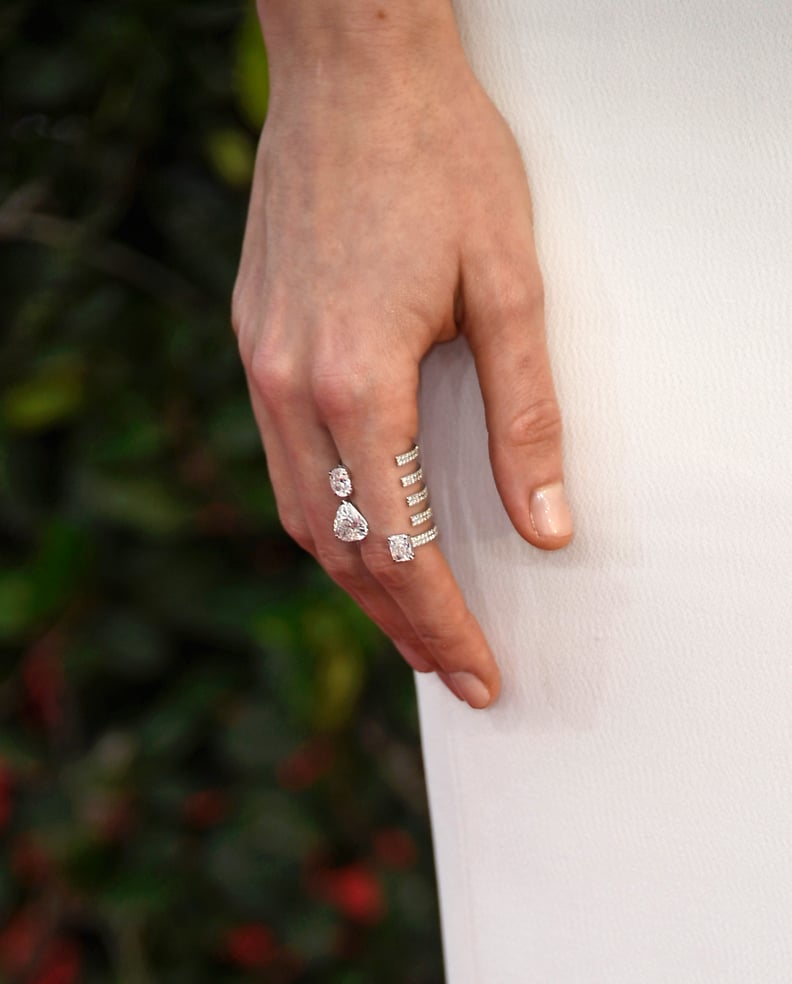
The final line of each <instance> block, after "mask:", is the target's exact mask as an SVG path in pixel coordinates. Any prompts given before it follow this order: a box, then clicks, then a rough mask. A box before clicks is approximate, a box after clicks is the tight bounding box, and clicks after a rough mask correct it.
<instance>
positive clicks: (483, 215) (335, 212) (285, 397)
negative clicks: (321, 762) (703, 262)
mask: <svg viewBox="0 0 792 984" xmlns="http://www.w3.org/2000/svg"><path fill="white" fill-rule="evenodd" d="M259 15H260V20H261V23H262V28H263V31H264V36H265V38H266V41H267V46H268V54H269V59H270V74H271V80H272V88H271V95H270V106H269V111H268V116H267V122H266V125H265V127H264V130H263V133H262V136H261V141H260V144H259V149H258V155H257V160H256V168H255V176H254V180H253V186H252V191H251V198H250V208H249V215H248V221H247V227H246V232H245V238H244V244H243V249H242V257H241V262H240V267H239V273H238V277H237V282H236V286H235V289H234V296H233V304H232V320H233V324H234V330H235V332H236V335H237V338H238V343H239V350H240V354H241V358H242V361H243V364H244V367H245V371H246V375H247V380H248V385H249V390H250V397H251V402H252V406H253V411H254V413H255V416H256V421H257V423H258V427H259V430H260V432H261V437H262V441H263V445H264V449H265V453H266V456H267V462H268V467H269V472H270V477H271V480H272V484H273V488H274V491H275V495H276V499H277V503H278V509H279V514H280V518H281V521H282V523H283V526H284V527H285V529H286V530H287V532H288V533H289V534H290V535H291V536H292V537H293V538H294V539H295V540H296V541H297V542H298V543H299V544H300V545H301V546H302V547H303V548H304V549H305V550H307V551H309V552H310V553H311V554H313V556H314V557H316V559H317V561H318V562H319V563H320V564H321V565H322V566H323V567H324V568H325V570H326V571H327V572H328V573H329V574H330V576H331V577H332V578H333V579H334V580H335V581H336V582H337V583H338V584H340V585H341V587H342V588H344V589H345V590H346V591H347V592H348V593H349V594H350V595H351V596H352V597H353V598H354V599H355V600H356V601H357V603H358V604H359V605H360V606H361V607H362V608H363V609H364V611H366V612H367V614H368V615H369V616H370V617H371V618H372V619H373V620H374V621H375V622H376V623H377V624H378V625H379V626H380V627H381V628H382V629H383V630H384V631H385V632H386V633H387V635H388V636H389V637H390V638H391V639H392V640H393V642H394V644H395V646H396V647H397V649H398V650H399V652H400V653H401V654H402V655H403V656H404V658H405V659H406V661H407V662H408V663H409V664H410V666H412V667H413V668H414V669H416V670H418V671H419V672H432V671H433V672H437V673H438V675H439V676H440V677H441V678H442V679H443V680H444V681H445V683H446V684H447V685H448V687H449V688H450V689H451V690H452V691H453V692H454V693H455V694H456V695H457V696H458V697H459V698H460V699H462V698H463V697H464V698H465V699H467V700H468V703H469V704H470V705H471V706H475V707H483V706H487V705H488V704H490V703H492V702H493V701H495V700H496V699H497V696H498V693H499V691H500V676H499V672H498V667H497V664H496V661H495V658H494V656H493V654H492V652H491V650H490V647H489V645H488V643H487V641H486V639H485V637H484V634H483V633H482V631H481V628H480V627H479V625H478V623H477V622H476V620H475V618H474V617H473V615H472V614H471V612H470V611H469V610H468V608H467V606H466V604H465V601H464V598H463V597H462V594H461V592H460V590H459V587H458V586H457V584H456V581H455V580H454V577H453V575H452V573H451V571H450V569H449V567H448V564H447V563H446V561H445V559H444V557H443V555H442V552H441V549H440V547H439V545H438V544H437V543H431V544H428V545H425V546H422V547H420V548H418V549H417V550H416V557H415V560H414V561H412V562H409V563H401V564H397V563H394V561H393V560H392V559H391V557H390V553H389V550H388V544H387V537H388V535H389V534H390V533H394V532H400V531H406V530H409V529H410V524H409V519H408V517H409V514H410V512H411V511H413V510H410V509H409V508H408V506H407V504H406V502H405V500H404V491H403V490H402V489H401V487H400V484H399V483H398V481H397V478H398V475H399V471H398V470H396V467H395V464H394V462H393V455H394V454H396V453H398V452H400V451H403V450H406V449H407V448H409V447H410V446H411V444H412V443H413V439H414V437H415V436H416V435H417V434H418V433H419V421H418V410H417V389H418V377H419V366H420V363H421V360H422V359H423V358H424V356H425V355H426V354H427V352H428V351H429V350H430V349H431V348H432V346H433V345H435V344H436V343H438V342H442V341H447V340H450V339H452V338H455V337H456V336H457V335H458V334H460V333H461V334H463V335H464V336H465V337H466V339H467V341H468V343H469V345H470V347H471V350H472V352H473V354H474V358H475V362H476V369H477V372H478V375H479V380H480V384H481V389H482V394H483V397H484V402H485V408H486V419H487V428H488V432H489V450H490V458H491V462H492V468H493V474H494V476H495V480H496V483H497V487H498V491H499V493H500V495H501V498H502V500H503V502H504V505H505V507H506V510H507V512H508V514H509V516H510V518H511V520H512V522H513V524H514V527H515V529H516V530H517V532H518V533H519V534H520V535H521V536H522V537H523V538H524V539H525V540H527V541H528V542H529V543H531V544H533V546H535V547H538V548H540V549H543V550H554V549H557V548H559V547H563V546H565V545H566V544H567V543H568V542H569V540H570V539H571V537H572V532H571V527H570V528H566V529H564V531H563V532H562V534H561V535H540V533H538V532H537V530H536V528H535V526H534V523H533V522H532V518H531V512H530V508H529V507H530V503H531V493H532V491H533V490H536V489H542V488H544V487H546V486H548V485H554V484H555V483H557V482H560V481H561V480H562V478H563V475H562V449H561V416H560V412H559V408H558V404H557V401H556V397H555V393H554V389H553V381H552V375H551V371H550V365H549V361H548V356H547V349H546V345H545V333H544V313H543V292H542V278H541V274H540V270H539V266H538V262H537V257H536V250H535V246H534V239H533V228H532V215H531V198H530V193H529V188H528V182H527V179H526V175H525V170H524V167H523V163H522V159H521V156H520V153H519V149H518V147H517V144H516V142H515V140H514V137H513V135H512V134H511V132H510V130H509V128H508V126H507V125H506V123H505V121H504V120H503V118H502V117H501V115H500V113H499V112H498V111H497V109H496V108H495V107H494V106H493V104H492V102H491V101H490V99H489V98H488V96H487V95H486V94H485V92H484V91H483V89H482V88H481V86H480V84H479V83H478V81H477V80H476V78H475V76H474V75H473V73H472V71H471V69H470V66H469V65H468V62H467V60H466V58H465V55H464V52H463V50H462V47H461V45H460V41H459V37H458V34H457V31H456V25H455V23H454V20H453V15H452V13H451V9H450V6H449V5H448V3H447V2H446V0H390V2H389V3H388V4H387V5H385V4H377V3H373V2H371V0H272V2H268V3H267V2H264V0H262V4H261V6H260V10H259ZM339 461H343V462H344V464H345V465H346V466H347V467H348V468H349V471H350V473H351V475H352V480H353V484H354V493H353V496H352V501H353V502H354V504H355V505H356V506H357V507H358V508H359V509H360V511H361V512H362V513H363V515H364V516H365V517H366V518H367V520H368V523H369V527H370V532H369V535H368V537H367V538H366V539H365V540H364V541H362V542H361V543H359V544H358V543H354V544H349V543H343V542H340V541H339V540H337V539H336V538H335V537H334V535H333V532H332V526H333V518H334V516H335V511H336V508H337V506H338V502H339V500H338V499H337V498H336V497H335V496H334V495H333V494H332V492H331V490H330V487H329V484H328V478H327V476H328V471H329V469H330V468H332V467H333V466H334V465H335V464H337V463H338V462H339ZM412 467H414V466H412ZM410 470H411V468H410V467H408V468H405V469H403V470H402V472H401V473H402V474H404V473H406V472H408V471H410ZM387 476H393V481H388V480H387ZM430 491H431V490H430ZM438 522H439V524H440V525H441V528H442V517H438ZM467 674H472V677H473V679H472V678H471V677H470V676H468V675H467ZM476 681H479V684H478V686H476ZM481 684H483V686H484V688H486V689H485V690H484V689H482V687H481Z"/></svg>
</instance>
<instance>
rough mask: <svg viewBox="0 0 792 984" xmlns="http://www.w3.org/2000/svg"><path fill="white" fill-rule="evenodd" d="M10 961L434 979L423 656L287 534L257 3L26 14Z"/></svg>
mask: <svg viewBox="0 0 792 984" xmlns="http://www.w3.org/2000/svg"><path fill="white" fill-rule="evenodd" d="M0 99H1V100H2V102H1V104H0V109H1V111H2V133H1V134H0V137H1V141H0V654H1V656H0V671H1V672H0V981H2V982H4V984H6V982H7V984H77V982H79V984H100V982H101V984H155V982H156V984H159V982H167V984H203V982H207V984H208V982H212V984H242V982H248V981H251V982H252V981H272V982H276V984H278V982H292V981H300V982H303V981H304V982H314V981H316V982H319V981H321V982H326V984H371V982H377V984H388V982H399V984H430V982H432V984H435V982H439V981H440V980H441V979H442V972H441V955H440V941H439V929H438V917H437V904H436V895H435V882H434V871H433V867H432V850H431V841H430V831H429V820H428V815H427V805H426V792H425V786H424V778H423V773H422V765H421V754H420V743H419V734H418V722H417V712H416V706H415V694H414V686H413V680H412V674H411V671H410V670H409V669H408V668H407V667H406V666H405V665H404V664H403V663H402V661H401V660H400V659H399V658H398V657H397V656H396V654H395V653H394V651H393V650H392V649H391V647H390V646H389V644H388V643H387V641H386V640H385V639H384V638H383V637H382V636H381V635H380V633H379V632H378V631H377V630H375V629H374V628H373V627H372V625H371V624H370V623H368V622H367V620H366V619H365V618H364V617H363V616H362V615H361V614H360V613H359V612H358V611H357V610H356V609H355V607H354V606H353V605H352V604H351V603H349V602H348V601H347V600H346V599H345V597H344V596H343V595H342V594H341V593H340V592H339V591H338V590H337V589H335V588H334V587H333V585H332V584H331V583H330V582H329V581H328V580H327V578H326V577H325V576H324V575H323V574H322V572H321V571H320V570H319V569H318V568H317V566H316V565H315V564H314V562H313V561H312V560H311V559H310V558H309V557H307V556H306V555H304V554H302V553H301V551H300V550H299V549H298V548H297V547H296V546H295V545H293V544H292V543H291V542H290V541H289V540H288V539H287V538H286V537H285V536H284V535H283V534H282V533H281V531H280V529H279V526H278V522H277V517H276V512H275V507H274V502H273V497H272V494H271V491H270V489H269V486H268V483H267V474H266V466H265V462H264V459H263V455H262V453H261V450H260V444H259V438H258V434H257V432H256V429H255V427H254V424H253V421H252V417H251V413H250V410H249V408H248V401H247V395H246V391H245V386H244V380H243V376H242V373H241V370H240V366H239V364H238V359H237V354H236V347H235V343H234V339H233V335H232V333H231V330H230V327H229V315H228V310H229V297H230V292H231V287H232V284H233V278H234V273H235V267H236V262H237V257H238V252H239V246H240V242H241V235H242V227H243V222H244V215H245V208H246V194H247V188H248V183H249V180H250V175H251V169H252V165H253V155H254V149H255V142H256V138H257V134H258V131H259V128H260V125H261V123H262V120H263V118H264V115H265V111H266V99H267V71H266V58H265V53H264V49H263V46H262V42H261V38H260V35H259V31H258V24H257V22H256V20H255V17H254V15H253V12H252V9H251V8H250V7H249V6H247V5H246V4H245V3H244V2H241V0H181V2H175V3H162V2H161V0H113V2H112V3H97V2H95V0H61V2H59V3H45V2H36V0H3V4H2V7H0Z"/></svg>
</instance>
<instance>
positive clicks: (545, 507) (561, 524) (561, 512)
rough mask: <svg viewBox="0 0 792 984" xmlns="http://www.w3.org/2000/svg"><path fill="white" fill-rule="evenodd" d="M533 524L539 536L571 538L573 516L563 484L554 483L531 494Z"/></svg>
mask: <svg viewBox="0 0 792 984" xmlns="http://www.w3.org/2000/svg"><path fill="white" fill-rule="evenodd" d="M530 511H531V522H532V523H533V528H534V529H535V530H536V532H537V533H538V534H539V536H569V534H570V533H571V532H572V516H571V515H570V512H569V503H568V502H567V497H566V493H565V492H564V483H563V482H553V483H552V484H551V485H543V486H542V487H541V488H539V489H534V490H533V492H532V493H531V506H530Z"/></svg>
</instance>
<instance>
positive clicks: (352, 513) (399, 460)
mask: <svg viewBox="0 0 792 984" xmlns="http://www.w3.org/2000/svg"><path fill="white" fill-rule="evenodd" d="M420 454H421V451H420V448H419V447H418V445H417V444H413V446H412V447H411V448H410V449H409V450H408V451H404V452H402V453H401V454H397V455H395V456H394V460H395V461H396V465H397V466H398V467H399V468H404V467H405V466H407V465H412V464H413V462H417V464H416V466H415V468H414V470H413V471H411V472H409V473H408V474H406V475H400V476H399V483H400V485H401V487H402V489H413V490H414V489H415V486H417V485H420V486H421V487H420V488H419V489H417V490H414V491H410V492H408V494H407V495H405V497H404V498H405V500H406V502H407V505H408V506H409V507H410V508H411V509H413V508H415V507H416V506H423V508H422V509H420V510H419V511H418V512H416V513H412V514H411V515H410V525H411V526H412V527H413V528H415V527H418V526H422V525H424V523H428V522H429V521H430V520H431V519H433V518H434V513H433V511H432V507H431V506H430V505H429V490H428V489H427V487H426V485H424V484H422V483H423V480H424V473H423V467H422V466H421V464H420V460H419V459H420ZM330 488H331V489H332V490H333V492H335V494H336V495H337V496H338V497H339V498H340V499H342V500H343V501H342V502H341V504H340V505H339V507H338V509H337V511H336V514H335V519H334V520H333V533H334V534H335V536H336V537H337V538H338V539H339V540H343V541H344V542H345V543H355V542H357V541H359V540H365V538H366V537H367V536H368V532H369V526H368V522H367V520H366V517H365V516H364V515H363V513H362V512H361V511H360V510H359V509H358V508H357V507H356V506H355V505H353V503H352V502H350V501H349V497H350V496H351V495H352V494H353V488H352V479H351V477H350V474H349V469H348V468H347V467H346V466H345V465H343V464H338V465H336V466H335V468H333V469H331V471H330ZM438 536H439V531H438V529H437V526H434V525H432V526H431V527H430V528H429V529H428V530H424V531H423V532H422V533H414V534H410V533H394V534H393V535H392V536H389V537H388V549H389V550H390V555H391V557H392V558H393V560H394V561H395V562H396V563H403V562H404V561H407V560H414V559H415V551H416V549H417V548H418V547H422V546H423V545H424V544H426V543H431V542H432V541H433V540H436V539H437V537H438Z"/></svg>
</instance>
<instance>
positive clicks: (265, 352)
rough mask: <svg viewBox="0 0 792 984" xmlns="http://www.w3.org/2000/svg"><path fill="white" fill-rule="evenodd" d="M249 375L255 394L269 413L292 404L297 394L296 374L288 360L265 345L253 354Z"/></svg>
mask: <svg viewBox="0 0 792 984" xmlns="http://www.w3.org/2000/svg"><path fill="white" fill-rule="evenodd" d="M248 371H249V374H250V378H251V381H252V383H253V386H254V387H255V389H256V392H257V393H258V395H259V396H260V397H261V399H262V401H263V402H264V405H265V406H266V407H267V409H268V410H270V411H277V409H278V408H279V407H280V406H282V405H284V404H289V403H292V402H293V401H294V399H295V397H296V392H297V373H296V372H295V370H294V367H293V365H292V364H291V361H290V360H287V359H286V358H284V357H283V355H282V354H281V353H279V352H274V351H273V350H272V349H271V348H270V347H269V346H267V345H259V346H258V348H257V349H256V351H255V353H254V354H253V359H252V361H251V364H250V367H249V370H248Z"/></svg>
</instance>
